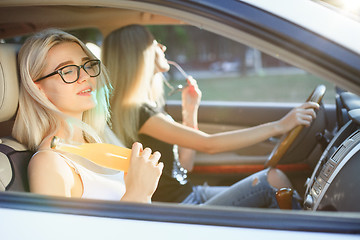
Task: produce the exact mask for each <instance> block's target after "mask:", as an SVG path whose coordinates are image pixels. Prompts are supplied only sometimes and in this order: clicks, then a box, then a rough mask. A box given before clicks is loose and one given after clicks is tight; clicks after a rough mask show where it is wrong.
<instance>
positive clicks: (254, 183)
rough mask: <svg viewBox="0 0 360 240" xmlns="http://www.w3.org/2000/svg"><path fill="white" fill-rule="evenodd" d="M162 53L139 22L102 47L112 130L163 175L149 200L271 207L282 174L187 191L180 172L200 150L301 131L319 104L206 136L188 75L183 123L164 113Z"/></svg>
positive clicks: (112, 35) (227, 148)
mask: <svg viewBox="0 0 360 240" xmlns="http://www.w3.org/2000/svg"><path fill="white" fill-rule="evenodd" d="M165 50H166V47H165V46H163V45H160V44H158V43H157V42H156V41H155V39H154V37H153V36H152V35H151V33H150V32H149V31H148V30H147V29H146V28H145V27H143V26H140V25H129V26H125V27H123V28H121V29H118V30H116V31H114V32H112V33H110V34H109V35H108V36H107V37H106V39H105V41H104V43H103V49H102V54H103V56H102V60H103V61H104V65H105V66H106V67H107V69H108V70H109V75H110V79H111V80H112V81H113V86H114V91H113V92H114V94H113V95H112V98H111V101H110V103H111V109H112V126H113V130H114V132H115V133H116V134H117V136H118V137H119V138H120V139H121V140H122V141H123V142H124V143H125V144H126V145H128V146H130V145H131V143H132V142H134V141H140V142H141V143H142V144H144V146H148V147H150V148H152V149H154V150H157V151H160V152H161V154H162V157H161V161H163V162H164V170H163V174H162V175H161V178H160V181H159V186H158V188H157V190H156V191H155V193H154V195H153V200H154V201H165V202H182V203H189V204H208V205H230V206H244V207H277V206H278V204H277V202H276V199H275V192H276V190H278V189H280V188H282V187H291V184H290V182H289V180H288V179H287V177H286V176H285V175H284V174H283V173H282V172H281V171H279V170H277V169H267V170H263V171H261V172H259V173H256V174H254V175H252V176H250V177H248V178H246V179H244V180H242V181H240V182H238V183H236V184H234V185H233V186H230V187H221V186H220V187H218V186H193V185H192V184H191V182H190V180H189V179H188V178H187V171H191V170H192V167H193V164H194V163H193V158H194V153H195V150H196V151H201V152H206V153H219V152H225V151H231V150H236V149H239V148H242V147H246V146H249V145H252V144H255V143H258V142H261V141H264V140H266V139H268V138H270V137H272V136H276V135H280V134H283V133H286V132H287V131H289V130H291V129H292V128H294V127H295V126H297V125H300V124H303V125H307V126H308V125H310V123H311V121H312V119H313V118H315V112H314V109H316V108H318V107H319V106H318V104H316V103H311V102H308V103H305V104H303V105H302V106H300V107H298V108H295V109H293V110H292V111H291V112H290V113H289V114H287V115H286V116H285V117H284V118H282V119H280V120H279V121H276V122H271V123H266V124H263V125H260V126H256V127H252V128H249V129H244V130H235V131H230V132H224V133H217V134H206V133H204V132H202V131H200V130H198V127H197V111H198V107H199V102H200V98H201V91H200V90H199V88H198V86H197V84H196V81H195V80H194V79H192V78H191V77H190V78H188V79H187V80H188V86H187V87H186V88H184V89H183V91H182V124H180V123H177V122H175V121H173V120H172V119H171V117H170V116H169V115H168V114H167V113H166V112H165V111H164V97H163V79H162V77H161V73H162V72H166V71H168V70H169V63H168V61H167V60H166V58H165V54H164V52H165ZM294 204H295V202H294Z"/></svg>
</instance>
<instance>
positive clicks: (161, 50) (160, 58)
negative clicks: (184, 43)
mask: <svg viewBox="0 0 360 240" xmlns="http://www.w3.org/2000/svg"><path fill="white" fill-rule="evenodd" d="M153 44H154V47H155V73H158V72H167V71H169V69H170V65H169V63H168V61H167V59H166V58H165V51H166V46H164V45H162V44H161V43H158V42H157V41H156V40H154V43H153Z"/></svg>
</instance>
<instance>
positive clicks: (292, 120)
mask: <svg viewBox="0 0 360 240" xmlns="http://www.w3.org/2000/svg"><path fill="white" fill-rule="evenodd" d="M319 107H320V106H319V104H317V103H315V102H306V103H304V104H302V105H301V106H299V107H296V108H294V109H292V110H291V111H290V112H289V113H288V114H286V115H285V116H284V117H283V118H282V119H280V120H279V121H278V129H279V134H284V133H287V132H288V131H290V130H292V129H293V128H294V127H296V126H298V125H304V126H310V124H311V122H312V120H313V119H315V118H316V113H315V109H319Z"/></svg>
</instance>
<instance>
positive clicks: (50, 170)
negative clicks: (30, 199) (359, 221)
mask: <svg viewBox="0 0 360 240" xmlns="http://www.w3.org/2000/svg"><path fill="white" fill-rule="evenodd" d="M74 174H75V173H74V172H73V170H72V168H71V167H70V166H69V165H68V164H67V163H66V162H65V161H64V159H63V158H62V157H61V156H59V155H58V154H56V153H54V152H52V151H42V152H38V153H37V154H35V155H34V156H33V157H32V158H31V160H30V163H29V167H28V178H29V185H30V191H31V192H33V193H38V194H46V195H53V196H63V197H74V195H75V196H76V197H81V194H82V188H81V189H78V191H74V193H73V191H72V190H73V187H74V186H75V181H76V180H77V181H80V179H76V178H75V175H74ZM80 186H81V185H80Z"/></svg>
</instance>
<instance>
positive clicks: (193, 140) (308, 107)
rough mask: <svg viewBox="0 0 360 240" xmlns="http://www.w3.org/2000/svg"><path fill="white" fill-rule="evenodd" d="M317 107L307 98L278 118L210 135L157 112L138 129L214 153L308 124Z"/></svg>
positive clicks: (249, 143)
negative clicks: (304, 101)
mask: <svg viewBox="0 0 360 240" xmlns="http://www.w3.org/2000/svg"><path fill="white" fill-rule="evenodd" d="M317 108H319V105H318V104H317V103H313V102H307V103H304V104H302V105H301V106H300V107H296V108H294V109H292V110H291V111H290V112H289V113H288V114H287V115H286V116H284V117H283V118H282V119H280V120H278V121H275V122H270V123H265V124H262V125H259V126H255V127H250V128H247V129H241V130H234V131H229V132H223V133H216V134H211V135H210V134H206V133H204V132H201V131H198V130H195V129H193V128H189V127H186V126H183V125H182V124H179V123H177V122H172V121H170V120H168V119H167V118H166V116H165V115H164V114H161V113H159V114H157V115H154V116H152V117H151V118H149V119H148V120H147V121H146V122H145V124H144V125H143V126H142V127H141V129H140V131H139V132H140V133H142V134H147V135H150V136H152V137H154V138H156V139H158V140H160V141H163V142H167V143H169V144H177V145H179V146H181V147H186V148H192V149H195V150H197V151H201V152H205V153H211V154H213V153H219V152H225V151H231V150H235V149H239V148H243V147H247V146H251V145H253V144H256V143H259V142H262V141H264V140H266V139H268V138H270V137H273V136H277V135H281V134H284V133H286V132H288V131H290V130H291V129H293V128H294V127H296V126H298V125H305V126H309V125H310V123H311V121H312V119H313V118H315V117H316V114H315V111H314V109H317Z"/></svg>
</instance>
